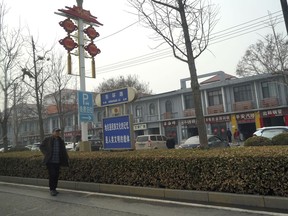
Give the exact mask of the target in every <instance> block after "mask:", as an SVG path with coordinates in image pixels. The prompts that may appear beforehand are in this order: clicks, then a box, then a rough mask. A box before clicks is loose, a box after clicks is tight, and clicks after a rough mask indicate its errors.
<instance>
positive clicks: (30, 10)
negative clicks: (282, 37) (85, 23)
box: [5, 0, 286, 93]
mask: <svg viewBox="0 0 288 216" xmlns="http://www.w3.org/2000/svg"><path fill="white" fill-rule="evenodd" d="M5 2H6V5H7V7H8V8H10V11H9V13H8V14H7V17H6V18H5V19H6V22H9V25H10V26H17V25H18V23H19V22H20V23H21V26H28V27H29V29H30V32H31V33H32V34H33V36H34V37H35V38H38V41H39V43H41V44H45V45H47V46H50V45H51V44H53V43H55V42H56V43H57V45H56V47H57V48H58V49H59V50H61V51H63V53H65V51H64V48H63V47H62V46H61V45H60V44H59V43H58V42H57V41H58V40H60V39H62V38H64V37H65V36H66V33H65V31H64V30H63V29H62V28H61V27H60V26H59V24H58V23H59V22H60V21H62V20H64V19H65V18H64V17H61V16H59V15H56V14H54V12H57V11H58V9H64V8H65V6H70V7H72V6H73V5H76V4H77V3H76V0H52V1H51V0H50V1H48V0H47V1H40V0H6V1H5ZM211 2H213V3H215V4H217V5H218V6H219V14H218V18H219V19H220V20H219V22H218V24H217V26H216V28H215V29H214V31H213V34H214V36H215V37H216V39H213V40H211V45H210V46H209V48H208V50H206V51H205V53H204V54H202V55H201V56H200V57H199V59H197V61H196V67H197V73H198V75H200V74H205V73H209V72H215V71H219V70H221V71H224V72H226V73H228V74H232V75H235V70H236V65H237V63H238V61H239V60H240V59H241V57H242V56H243V54H244V52H245V50H246V49H247V48H248V46H249V45H251V44H253V43H255V42H256V41H257V40H258V39H261V37H262V36H264V35H265V34H268V33H271V29H270V28H267V27H266V28H265V26H266V25H265V23H266V22H265V20H266V21H267V19H268V17H267V15H268V12H270V13H272V16H273V17H276V16H278V17H279V21H281V22H280V23H279V24H278V25H277V32H279V33H283V34H286V29H285V24H284V22H283V16H282V12H281V4H280V0H211ZM83 8H84V9H86V10H90V12H91V14H92V15H94V16H96V17H97V18H98V21H99V22H101V23H103V24H104V25H103V26H101V27H99V28H97V31H98V32H99V33H100V37H99V38H97V39H96V40H95V41H96V45H97V46H98V47H99V48H100V49H101V54H99V55H97V56H96V59H95V60H96V76H97V77H96V79H88V78H87V79H86V90H93V89H94V88H95V87H97V85H98V84H99V83H101V82H103V80H104V79H109V78H111V77H117V76H119V75H123V76H127V75H130V74H131V75H134V74H135V75H137V76H138V78H139V80H140V81H141V82H146V83H148V84H149V87H150V89H151V90H152V91H153V93H162V92H167V91H172V90H177V89H179V88H180V79H183V78H187V77H189V71H188V66H187V65H186V64H185V63H183V62H181V61H179V60H176V59H174V58H173V57H172V55H171V54H170V53H171V52H169V49H167V46H163V47H158V48H157V49H153V48H154V47H155V41H153V40H151V39H150V36H151V35H152V33H153V31H151V30H149V29H146V28H143V27H142V26H141V25H139V24H138V23H137V17H136V16H135V15H133V14H131V12H132V11H134V10H133V9H132V8H131V7H130V6H129V4H128V3H127V1H126V0H110V1H108V0H105V1H103V0H102V1H100V0H99V1H98V0H84V1H83ZM134 12H135V11H134ZM232 27H233V28H232ZM232 30H234V31H233V32H231V31H232ZM217 38H218V39H217ZM65 54H66V53H65ZM86 69H87V73H89V71H90V63H89V62H87V61H86ZM74 70H77V69H74ZM74 72H75V71H74Z"/></svg>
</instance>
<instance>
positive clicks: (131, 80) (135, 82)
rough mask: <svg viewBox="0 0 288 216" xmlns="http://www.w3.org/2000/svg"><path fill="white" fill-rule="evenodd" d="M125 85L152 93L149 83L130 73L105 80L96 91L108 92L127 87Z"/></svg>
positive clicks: (139, 91) (143, 92)
mask: <svg viewBox="0 0 288 216" xmlns="http://www.w3.org/2000/svg"><path fill="white" fill-rule="evenodd" d="M125 87H134V88H135V89H136V91H137V92H138V93H142V94H151V93H152V91H151V90H150V89H149V86H148V84H147V83H144V82H140V81H139V79H138V77H137V76H135V75H134V76H133V75H128V76H127V77H126V78H125V77H124V76H119V77H115V78H110V79H108V80H104V81H103V82H102V83H100V85H99V86H98V88H97V89H95V91H96V92H106V91H112V90H115V89H120V88H125Z"/></svg>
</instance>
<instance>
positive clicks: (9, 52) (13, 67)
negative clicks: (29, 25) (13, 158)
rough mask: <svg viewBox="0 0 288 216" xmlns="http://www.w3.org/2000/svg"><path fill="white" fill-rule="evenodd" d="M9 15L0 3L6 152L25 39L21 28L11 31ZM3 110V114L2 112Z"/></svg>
mask: <svg viewBox="0 0 288 216" xmlns="http://www.w3.org/2000/svg"><path fill="white" fill-rule="evenodd" d="M6 13H7V9H6V6H5V4H4V1H2V3H0V71H1V72H0V89H1V91H0V92H1V95H0V99H1V100H3V101H4V103H3V107H1V108H0V124H1V129H2V137H1V139H2V142H3V144H4V151H7V149H8V131H7V130H8V120H9V118H10V116H11V112H12V110H13V105H14V104H15V103H13V100H14V97H13V91H14V86H15V84H17V83H18V80H19V72H18V70H17V69H18V63H19V61H20V58H21V50H22V46H23V38H22V36H21V28H20V27H19V28H18V29H9V28H8V25H6V23H5V22H4V17H5V14H6ZM1 109H2V112H1Z"/></svg>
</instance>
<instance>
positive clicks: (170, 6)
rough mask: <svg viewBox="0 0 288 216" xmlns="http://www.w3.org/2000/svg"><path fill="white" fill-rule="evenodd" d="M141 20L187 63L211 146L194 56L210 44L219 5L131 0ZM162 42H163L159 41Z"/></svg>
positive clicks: (202, 132) (201, 127)
mask: <svg viewBox="0 0 288 216" xmlns="http://www.w3.org/2000/svg"><path fill="white" fill-rule="evenodd" d="M128 2H129V3H130V4H131V5H132V6H133V7H134V8H136V9H137V11H138V14H139V20H140V21H141V22H142V23H144V25H145V26H146V27H148V28H152V29H153V30H154V32H155V33H156V39H158V38H159V37H160V38H161V39H162V40H164V41H165V42H166V44H168V45H169V46H170V47H171V49H172V52H173V55H174V57H175V58H177V59H179V60H180V61H183V62H184V63H186V64H187V65H188V68H189V72H190V78H191V89H192V96H193V100H194V104H195V113H196V119H197V127H198V131H199V139H200V143H201V148H207V147H208V141H207V132H206V126H205V119H204V114H203V109H202V101H201V94H200V86H199V83H198V79H197V70H196V65H195V59H196V58H197V57H199V56H200V55H201V54H202V53H203V52H204V50H205V49H206V48H207V47H208V43H209V39H210V34H211V32H212V30H213V28H214V27H215V25H216V23H217V20H216V16H217V13H218V12H217V10H218V9H217V7H215V6H213V5H211V4H210V3H209V1H205V0H175V1H171V0H128ZM160 45H161V44H160Z"/></svg>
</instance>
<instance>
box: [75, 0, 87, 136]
mask: <svg viewBox="0 0 288 216" xmlns="http://www.w3.org/2000/svg"><path fill="white" fill-rule="evenodd" d="M76 1H77V6H78V7H80V8H82V5H83V0H76ZM78 43H79V47H78V49H79V73H80V91H83V92H85V91H86V83H85V56H84V54H85V53H84V32H83V20H82V19H81V18H79V19H78ZM81 139H82V141H87V140H88V123H87V122H81Z"/></svg>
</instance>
